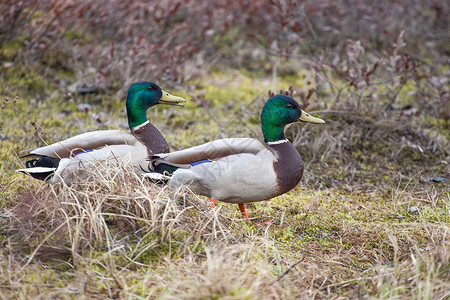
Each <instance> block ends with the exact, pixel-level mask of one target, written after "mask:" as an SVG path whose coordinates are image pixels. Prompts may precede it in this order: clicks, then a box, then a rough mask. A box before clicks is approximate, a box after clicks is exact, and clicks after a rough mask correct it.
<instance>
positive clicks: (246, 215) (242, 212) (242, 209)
mask: <svg viewBox="0 0 450 300" xmlns="http://www.w3.org/2000/svg"><path fill="white" fill-rule="evenodd" d="M238 205H239V209H240V211H241V215H242V216H243V217H244V219H245V221H247V222H250V219H249V218H248V214H247V210H246V209H245V203H238Z"/></svg>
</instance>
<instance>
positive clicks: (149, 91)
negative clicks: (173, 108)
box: [126, 81, 186, 128]
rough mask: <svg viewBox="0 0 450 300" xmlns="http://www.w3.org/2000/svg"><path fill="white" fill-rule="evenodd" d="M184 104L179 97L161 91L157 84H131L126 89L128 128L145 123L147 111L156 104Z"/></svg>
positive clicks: (144, 82) (145, 82)
mask: <svg viewBox="0 0 450 300" xmlns="http://www.w3.org/2000/svg"><path fill="white" fill-rule="evenodd" d="M182 102H186V100H184V99H183V98H181V97H177V96H173V95H171V94H169V93H167V92H165V91H163V90H162V89H161V88H160V87H159V86H158V85H157V84H155V83H153V82H149V81H139V82H136V83H133V84H132V85H131V86H130V88H129V89H128V95H127V102H126V107H127V116H128V124H129V125H130V128H134V127H136V126H139V125H141V124H143V123H145V122H146V121H147V110H148V109H149V108H150V107H152V106H154V105H157V104H168V105H177V106H183V104H181V103H182Z"/></svg>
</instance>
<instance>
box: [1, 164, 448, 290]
mask: <svg viewBox="0 0 450 300" xmlns="http://www.w3.org/2000/svg"><path fill="white" fill-rule="evenodd" d="M23 184H24V188H25V189H24V191H23V192H22V193H21V196H20V197H19V198H18V202H17V204H16V205H15V206H14V207H13V208H12V209H11V210H10V211H9V212H8V214H9V215H10V218H9V219H8V220H3V221H2V235H3V236H4V240H3V247H2V249H1V250H0V255H1V256H2V257H3V258H2V263H1V264H0V268H1V271H0V274H1V276H0V282H1V283H0V285H1V287H2V289H1V295H2V297H6V298H22V297H24V296H25V297H37V296H38V295H41V296H43V295H45V297H47V298H48V297H50V298H52V297H63V298H67V297H69V298H70V297H79V296H82V295H84V296H87V297H89V298H90V297H92V298H97V297H100V298H102V297H105V296H106V297H110V298H117V297H121V298H135V297H137V298H139V297H149V298H164V299H180V298H181V299H207V298H211V297H213V298H215V297H220V298H224V299H286V298H304V299H312V298H333V299H341V298H347V297H351V298H358V297H362V296H364V295H366V296H370V297H376V298H383V299H384V298H410V297H413V298H419V299H431V298H433V299H445V298H446V297H448V288H449V283H448V282H449V281H448V279H449V276H450V274H449V264H450V255H449V251H448V249H449V248H448V247H449V246H450V241H449V226H448V224H449V214H448V208H449V198H448V194H447V196H446V198H442V195H445V194H442V193H439V194H438V193H437V190H435V189H434V188H429V189H427V190H423V191H421V193H420V194H416V193H411V192H409V191H408V190H404V189H398V190H395V191H392V193H391V195H392V198H391V199H380V198H379V197H378V196H377V195H376V194H370V193H369V194H367V193H353V194H346V196H341V195H340V194H339V191H338V190H336V189H321V190H317V191H307V190H302V189H296V190H294V192H291V193H289V194H288V195H284V196H280V197H278V198H277V199H275V200H272V201H271V202H266V203H261V204H255V205H250V215H251V216H252V217H253V222H254V224H256V223H257V222H258V221H257V220H258V219H261V220H264V218H267V217H269V216H270V217H271V218H272V219H273V221H272V223H271V224H270V225H263V226H255V225H249V224H246V222H245V221H244V220H242V219H241V218H240V216H239V214H238V210H237V209H236V207H234V206H233V205H230V204H223V205H221V206H219V207H218V208H217V209H216V210H215V211H213V212H208V211H207V210H206V208H207V203H208V202H207V201H206V199H203V198H198V197H197V196H195V195H193V194H190V193H189V192H187V193H181V194H176V193H174V192H173V191H169V190H167V189H166V188H164V187H161V186H157V185H154V184H151V183H149V182H148V181H146V180H143V179H142V178H140V176H137V175H136V174H134V173H132V172H129V171H128V169H127V168H126V167H124V166H122V167H120V168H119V167H115V168H114V167H111V166H110V167H109V168H106V169H104V168H99V169H98V170H97V171H96V172H94V173H93V174H92V177H91V178H88V179H87V180H86V181H83V182H80V183H78V184H75V185H73V186H71V187H68V186H65V185H54V186H50V185H47V184H40V183H39V182H36V181H25V180H23ZM426 193H428V195H429V196H428V200H426V199H423V198H422V196H421V195H423V194H426ZM433 193H434V194H433ZM424 200H426V201H424ZM412 205H415V206H417V207H419V210H418V211H417V212H411V211H410V212H408V207H411V206H412Z"/></svg>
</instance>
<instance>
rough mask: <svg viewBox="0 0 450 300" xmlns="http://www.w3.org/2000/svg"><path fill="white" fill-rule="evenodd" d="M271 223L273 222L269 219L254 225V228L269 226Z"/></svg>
mask: <svg viewBox="0 0 450 300" xmlns="http://www.w3.org/2000/svg"><path fill="white" fill-rule="evenodd" d="M272 222H273V219H269V220H267V221H264V222H261V223H257V224H255V226H262V225H270V224H272Z"/></svg>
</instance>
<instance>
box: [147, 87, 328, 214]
mask: <svg viewBox="0 0 450 300" xmlns="http://www.w3.org/2000/svg"><path fill="white" fill-rule="evenodd" d="M297 121H303V122H308V123H316V124H324V123H325V121H323V120H322V119H319V118H315V117H313V116H311V115H309V114H308V113H306V112H305V111H302V110H301V109H300V106H299V105H298V103H297V102H296V101H295V100H294V99H292V98H290V97H288V96H286V95H281V94H280V95H276V96H273V97H272V98H270V99H269V100H268V101H267V102H266V104H265V105H264V108H263V109H262V111H261V128H262V133H263V135H264V143H261V142H260V141H258V140H256V139H253V138H231V139H221V140H215V141H213V142H209V143H206V144H203V145H200V146H196V147H192V148H188V149H185V150H181V151H176V152H172V153H167V154H157V155H154V156H152V157H150V159H149V160H150V162H149V165H148V169H149V170H148V172H151V173H147V174H145V176H148V177H150V178H153V179H160V180H161V179H162V180H166V181H167V182H168V185H169V187H171V188H173V189H178V188H181V187H183V186H186V187H188V188H189V189H190V190H192V191H193V192H194V193H197V194H200V195H204V196H207V197H210V198H211V205H210V207H214V205H215V203H216V200H219V201H224V202H229V203H238V204H239V208H240V210H241V213H242V215H243V216H244V217H245V218H246V219H247V220H248V215H247V212H246V209H245V203H248V202H256V201H263V200H268V199H271V198H273V197H276V196H279V195H281V194H284V193H286V192H288V191H290V190H291V189H293V188H294V187H295V186H296V185H297V184H298V183H299V181H300V179H301V178H302V175H303V162H302V159H301V157H300V155H299V153H298V151H297V149H295V147H294V145H292V144H291V143H290V142H289V140H287V139H286V137H285V135H284V127H285V126H286V125H287V124H289V123H293V122H297Z"/></svg>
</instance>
